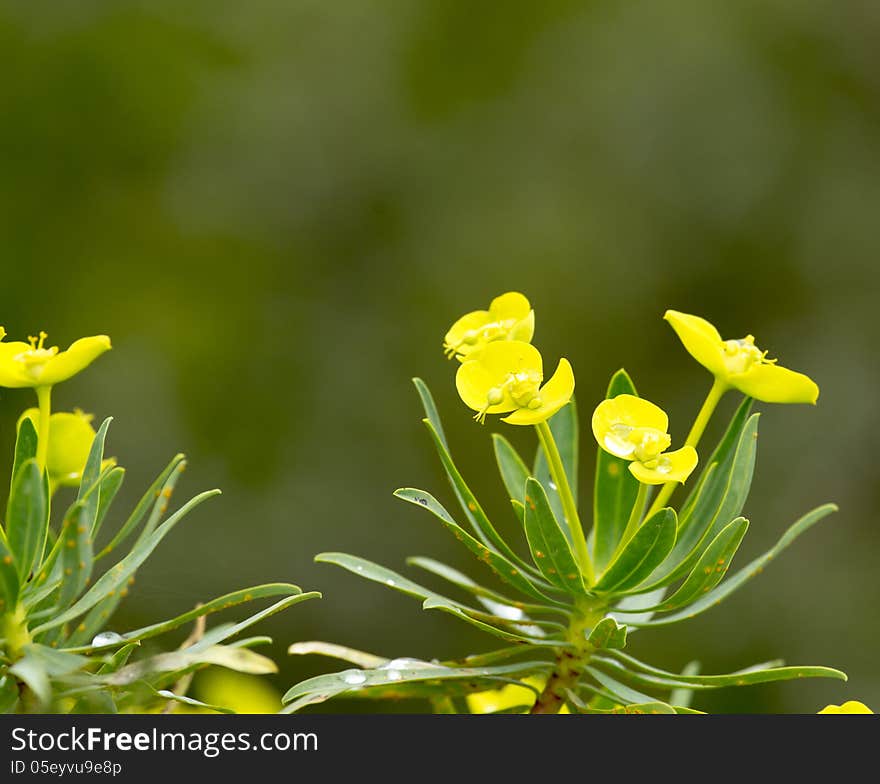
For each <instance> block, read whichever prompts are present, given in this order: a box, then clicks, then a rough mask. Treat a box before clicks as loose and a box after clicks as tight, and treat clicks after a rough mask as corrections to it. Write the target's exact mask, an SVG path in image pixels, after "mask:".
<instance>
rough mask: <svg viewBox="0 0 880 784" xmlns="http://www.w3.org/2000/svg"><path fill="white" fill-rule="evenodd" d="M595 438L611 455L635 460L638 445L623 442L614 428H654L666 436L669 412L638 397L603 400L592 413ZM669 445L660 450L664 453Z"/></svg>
mask: <svg viewBox="0 0 880 784" xmlns="http://www.w3.org/2000/svg"><path fill="white" fill-rule="evenodd" d="M592 425H593V435H594V436H595V437H596V441H597V443H598V444H599V446H601V447H602V449H604V450H605V451H606V452H608V453H609V454H612V455H614V456H615V457H622V458H624V459H630V460H631V459H633V456H634V454H635V449H636V445H635V443H626V444H624V443H621V442H620V440H619V439H618V438H617V437H616V435H615V426H616V425H623V426H625V427H629V428H633V429H635V428H640V429H651V430H655V431H658V432H659V433H663V434H665V433H666V430H667V429H668V427H669V417H668V416H667V415H666V412H665V411H664V410H663V409H662V408H660V406H656V405H654V404H653V403H651V402H650V401H649V400H645V399H644V398H640V397H636V396H635V395H618V396H617V397H615V398H611V399H610V400H603V401H602V402H601V403H599V405H598V406H597V407H596V410H595V411H594V412H593V419H592ZM667 446H669V441H666V443H665V445H664V446H663V447H662V448H661V449H658V451H662V450H663V449H665V448H666V447H667Z"/></svg>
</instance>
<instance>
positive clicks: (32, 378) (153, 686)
mask: <svg viewBox="0 0 880 784" xmlns="http://www.w3.org/2000/svg"><path fill="white" fill-rule="evenodd" d="M3 337H5V331H4V330H2V329H0V386H3V387H8V388H21V387H31V388H33V389H34V390H35V391H36V394H37V401H38V404H39V407H38V408H35V409H29V410H27V411H25V413H24V414H23V415H22V416H21V417H20V419H19V424H18V437H17V440H16V443H15V459H14V464H13V468H12V477H11V481H10V491H9V500H8V503H7V506H6V515H5V519H4V520H3V524H2V526H0V713H5V712H50V711H51V712H56V711H58V712H90V713H98V712H100V713H103V712H112V713H115V712H119V711H137V712H140V711H147V710H157V709H164V710H168V709H169V708H170V707H171V706H173V705H174V704H176V703H184V704H186V705H188V706H190V707H192V706H196V707H198V708H201V709H210V710H216V711H228V709H227V708H226V707H224V706H219V705H210V706H209V705H204V704H201V703H198V702H197V701H195V700H193V699H191V698H189V697H187V696H186V690H187V687H188V685H189V681H190V678H191V676H192V673H193V672H194V671H195V670H197V669H200V668H203V667H206V666H209V665H219V666H221V667H227V668H231V669H234V670H238V671H242V672H248V673H269V672H275V671H276V667H275V664H274V663H273V662H272V661H271V660H270V659H268V658H266V657H265V656H262V655H260V654H258V653H255V652H254V651H253V650H251V649H252V648H253V647H254V646H257V645H260V644H264V643H266V642H268V641H269V640H268V638H266V637H249V638H241V637H240V635H241V633H242V632H244V631H246V630H247V629H249V628H250V627H251V626H252V625H253V624H255V623H257V622H258V621H260V620H262V619H263V618H266V617H268V616H269V615H272V614H274V613H276V612H280V611H281V610H284V609H286V608H287V607H290V606H291V605H293V604H297V603H298V602H301V601H304V600H306V599H310V598H313V597H316V596H319V594H317V593H314V592H312V593H303V592H302V591H301V590H300V589H299V588H298V587H297V586H295V585H290V584H287V583H269V584H265V585H258V586H254V587H252V588H245V589H243V590H238V591H234V592H232V593H229V594H226V595H225V596H221V597H219V598H217V599H213V600H211V601H208V602H205V603H203V604H199V605H198V606H196V607H195V608H194V609H192V610H190V611H189V612H185V613H183V614H181V615H178V616H177V617H174V618H171V619H169V620H164V621H160V622H158V623H154V624H151V625H150V626H146V627H143V628H141V629H135V630H131V631H125V630H119V629H118V627H116V629H114V627H112V626H111V625H110V624H111V617H112V614H113V612H114V611H115V610H116V608H117V607H118V605H119V603H120V602H121V601H122V600H123V598H124V597H125V596H126V594H127V593H128V591H129V587H130V586H131V584H132V583H133V582H134V578H135V574H136V573H137V570H138V568H139V567H140V566H141V565H142V564H143V563H144V561H145V560H146V559H147V558H148V557H149V556H150V555H151V554H152V553H153V551H154V550H155V549H156V547H157V546H158V545H159V543H160V542H161V541H162V540H163V539H164V538H165V537H166V536H167V535H168V534H169V533H170V532H171V530H172V529H173V528H174V526H175V525H176V524H177V523H179V522H180V520H181V519H183V517H184V516H185V515H186V514H187V513H189V512H190V511H192V510H193V509H194V508H195V507H196V506H198V505H199V504H201V503H202V502H203V501H205V500H207V499H208V498H210V497H212V496H214V495H217V494H218V493H219V491H218V490H211V491H208V492H205V493H201V494H199V495H197V496H196V497H195V498H193V499H191V500H190V501H188V502H187V503H185V504H184V505H183V506H181V507H180V508H179V509H178V510H177V511H175V512H173V513H172V514H170V515H169V514H168V511H169V509H168V507H169V503H170V499H171V496H172V493H173V491H174V488H175V486H176V484H177V482H178V479H179V478H180V476H181V474H182V473H183V471H184V469H185V467H186V461H185V459H184V456H183V455H176V456H175V457H174V458H173V459H172V460H171V462H170V463H169V464H168V465H167V466H166V467H165V469H164V470H163V471H162V473H161V474H159V476H158V477H157V478H156V480H155V481H154V482H153V484H152V485H151V486H150V487H149V489H148V490H147V491H146V493H145V494H144V495H143V497H142V498H141V499H140V501H139V502H138V503H137V505H136V506H135V508H134V509H133V510H132V511H131V513H130V514H129V515H128V516H127V517H125V518H122V519H121V520H120V521H119V524H118V525H117V527H116V529H115V531H114V532H113V533H112V535H110V536H104V537H102V539H104V540H105V541H104V543H103V544H100V545H99V544H98V542H99V535H101V534H102V533H103V532H106V530H107V528H108V527H109V522H107V525H106V526H105V521H110V520H112V519H113V514H112V510H111V507H112V504H113V501H114V499H115V498H116V495H117V493H118V491H119V489H120V486H121V485H122V481H123V478H124V476H125V469H123V468H122V467H121V466H118V465H117V464H116V461H115V460H113V459H105V457H104V443H105V439H106V436H107V429H108V427H109V425H110V419H109V418H108V419H106V420H105V421H104V422H103V424H102V425H101V426H100V427H99V428H98V430H97V432H96V431H95V430H94V429H93V428H92V425H91V424H90V417H88V416H86V415H84V414H83V413H82V412H69V413H68V412H61V413H54V414H53V413H52V412H51V392H52V388H53V387H54V386H55V385H56V384H58V383H60V382H62V381H65V380H66V379H68V378H70V377H71V376H73V375H75V374H76V373H78V372H80V371H81V370H83V369H84V368H85V367H87V366H88V365H89V364H91V362H93V361H94V360H95V359H97V358H98V357H99V356H100V355H101V354H103V353H104V352H105V351H107V350H109V349H110V339H109V338H107V337H106V336H105V335H99V336H96V337H90V338H83V339H81V340H78V341H76V342H75V343H73V345H72V346H71V347H70V348H69V349H68V350H67V351H62V352H59V351H58V349H57V348H54V347H53V348H45V346H44V343H45V340H46V334H45V333H42V332H41V333H40V336H39V337H38V338H31V339H30V341H29V342H28V343H13V342H9V343H7V342H2V338H3ZM63 487H72V488H73V489H74V491H75V497H74V498H73V499H72V501H71V502H70V503H69V505H67V507H66V510H64V511H63V514H61V515H53V514H52V507H53V506H60V504H58V499H59V498H60V496H56V495H55V493H56V491H59V490H60V489H61V488H63ZM53 518H57V519H56V521H55V522H54V523H53ZM132 537H134V543H133V544H132V545H131V546H130V547H129V549H128V552H127V554H126V555H124V556H123V557H121V558H118V560H116V561H115V563H113V559H114V558H115V557H116V555H117V552H118V551H119V549H120V548H121V546H122V545H123V544H125V543H126V542H129V541H130V539H131V538H132ZM111 557H112V558H111ZM105 558H106V559H108V561H104V559H105ZM102 562H103V563H102ZM108 563H109V564H110V565H109V566H107V568H104V569H101V567H103V566H104V565H105V564H108ZM96 572H101V573H100V576H98V577H97V579H95V580H94V582H93V575H94V574H95V573H96ZM267 598H272V599H273V600H274V603H273V604H271V605H270V606H269V607H267V608H265V609H263V610H261V611H259V612H256V613H254V614H252V615H250V616H249V617H248V618H246V619H244V620H242V621H240V622H238V623H224V624H221V625H217V626H214V627H213V628H210V629H206V628H205V626H204V620H205V618H206V617H207V616H208V615H210V614H212V613H215V612H217V611H219V610H224V609H226V608H229V607H232V606H234V605H238V604H242V603H248V602H251V601H254V600H260V599H267ZM184 624H195V632H194V633H193V634H192V635H190V636H189V637H188V638H187V640H186V641H185V642H184V644H183V645H182V646H180V647H178V648H177V649H176V650H174V651H171V652H165V653H163V652H161V651H156V650H154V649H152V648H153V645H152V643H148V644H147V645H144V646H143V647H142V643H144V642H146V641H148V640H152V639H153V638H156V637H158V636H159V635H162V634H165V633H166V632H169V631H171V630H173V629H176V628H178V627H180V626H182V625H184ZM236 638H237V639H236ZM148 649H149V650H148ZM142 651H143V653H141V652H142Z"/></svg>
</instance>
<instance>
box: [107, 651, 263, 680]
mask: <svg viewBox="0 0 880 784" xmlns="http://www.w3.org/2000/svg"><path fill="white" fill-rule="evenodd" d="M208 664H214V665H217V666H218V667H226V668H227V669H230V670H235V671H236V672H244V673H247V674H250V675H270V674H272V673H276V672H278V668H277V667H276V666H275V662H273V661H272V660H271V659H269V658H268V657H266V656H263V655H262V654H259V653H254V652H253V651H251V650H248V649H247V648H235V647H233V646H231V645H211V646H208V647H206V648H203V649H199V650H194V649H193V648H187V649H186V650H185V651H174V652H173V653H160V654H157V655H156V656H151V657H149V658H148V659H143V660H142V661H138V662H135V663H134V664H127V665H126V666H125V667H123V668H122V669H121V670H119V671H118V672H114V673H113V674H111V675H108V676H106V677H105V678H104V680H105V682H106V683H109V684H111V685H113V686H128V685H130V684H132V683H134V682H135V681H138V680H141V679H142V678H146V677H149V676H151V675H155V674H161V673H167V672H177V671H179V670H186V669H190V668H192V667H198V666H203V665H208Z"/></svg>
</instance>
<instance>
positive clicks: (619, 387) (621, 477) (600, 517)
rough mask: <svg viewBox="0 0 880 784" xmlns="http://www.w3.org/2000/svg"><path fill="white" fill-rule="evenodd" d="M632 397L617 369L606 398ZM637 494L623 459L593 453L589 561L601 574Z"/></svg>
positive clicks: (629, 383) (628, 384)
mask: <svg viewBox="0 0 880 784" xmlns="http://www.w3.org/2000/svg"><path fill="white" fill-rule="evenodd" d="M624 394H625V395H634V396H636V395H637V394H638V393H637V392H636V388H635V385H634V384H633V382H632V379H631V378H630V377H629V375H628V374H627V372H626V371H625V370H623V369H621V370H618V371H617V372H616V373H615V374H614V375H613V376H612V377H611V381H610V383H609V384H608V391H607V392H606V394H605V397H606V399H611V398H614V397H617V396H618V395H624ZM638 491H639V482H638V480H637V479H636V478H635V477H634V476H633V475H632V474H631V473H630V471H629V468H628V466H627V461H626V460H621V459H620V458H619V457H614V455H610V454H608V452H606V451H605V450H604V449H602V448H599V449H598V450H597V457H596V481H595V489H594V492H593V537H592V539H593V561H594V562H595V567H596V571H597V572H601V571H602V570H603V569H604V568H605V567H606V566H607V565H608V562H609V561H610V560H611V557H612V555H613V554H614V551H615V550H616V549H617V545H618V544H619V542H620V538H621V536H623V531H624V529H625V528H626V523H627V520H629V513H630V510H631V509H632V508H633V506H634V505H635V502H636V495H637V494H638Z"/></svg>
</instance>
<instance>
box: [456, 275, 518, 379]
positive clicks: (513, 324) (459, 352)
mask: <svg viewBox="0 0 880 784" xmlns="http://www.w3.org/2000/svg"><path fill="white" fill-rule="evenodd" d="M534 334H535V311H533V310H532V306H531V305H530V304H529V301H528V300H527V299H526V298H525V296H523V295H522V294H520V293H519V292H518V291H508V292H507V293H506V294H502V295H501V296H500V297H495V299H493V300H492V302H491V303H490V304H489V310H475V311H473V312H471V313H467V314H466V315H464V316H462V317H461V318H460V319H459V320H458V321H456V322H455V324H453V325H452V326H451V327H450V328H449V332H447V333H446V337H445V338H443V351H444V353H445V354H446V356H447V357H449V358H450V359H451V358H452V357H456V358H457V359H458V360H459V361H462V362H463V361H464V360H465V359H466V358H467V357H468V356H470V355H471V354H473V353H474V352H476V351H479V350H480V349H481V348H483V347H484V346H486V345H487V344H489V343H493V342H495V341H496V340H521V341H523V342H524V343H528V342H530V341H531V339H532V336H533V335H534Z"/></svg>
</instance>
